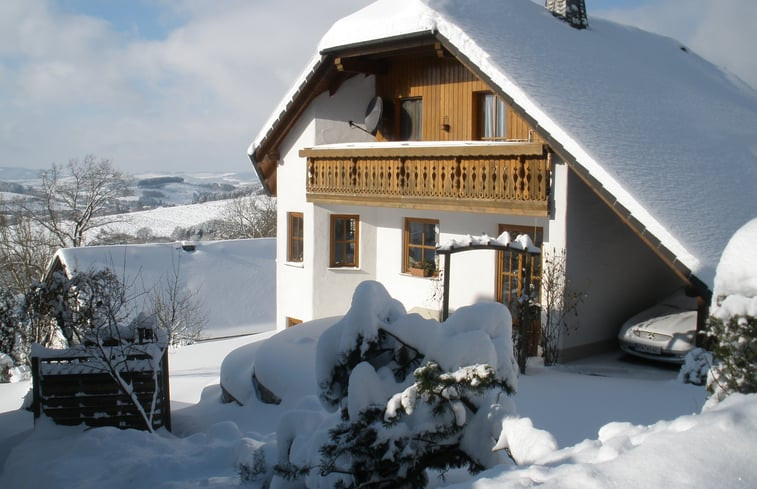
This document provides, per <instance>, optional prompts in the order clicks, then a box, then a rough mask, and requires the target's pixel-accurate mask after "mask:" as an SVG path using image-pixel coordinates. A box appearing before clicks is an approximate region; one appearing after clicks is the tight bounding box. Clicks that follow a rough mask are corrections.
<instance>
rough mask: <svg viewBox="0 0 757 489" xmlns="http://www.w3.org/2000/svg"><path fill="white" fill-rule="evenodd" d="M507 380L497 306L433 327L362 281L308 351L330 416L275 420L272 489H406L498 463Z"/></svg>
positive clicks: (506, 324) (510, 366)
mask: <svg viewBox="0 0 757 489" xmlns="http://www.w3.org/2000/svg"><path fill="white" fill-rule="evenodd" d="M517 369H518V366H517V364H516V362H515V358H514V355H513V344H512V322H511V317H510V314H509V312H508V311H507V309H506V308H505V307H504V306H502V305H501V304H496V303H491V304H477V305H474V306H469V307H465V308H461V309H459V310H458V311H457V312H456V313H455V314H454V315H453V316H451V317H450V318H449V319H448V320H447V321H446V322H444V323H442V324H440V323H438V322H437V321H434V320H428V319H423V318H422V317H421V316H419V315H417V314H409V315H408V314H407V313H406V312H405V310H404V307H403V306H402V305H401V304H400V303H399V302H398V301H396V300H394V299H392V298H391V297H390V296H389V294H388V293H387V292H386V290H385V289H384V287H383V286H382V285H381V284H379V283H377V282H370V281H369V282H363V283H362V284H360V285H359V286H358V287H357V289H356V290H355V294H354V296H353V299H352V306H351V308H350V310H349V311H348V312H347V314H346V315H345V316H344V318H343V319H342V320H341V321H339V322H338V323H336V324H335V325H334V326H332V327H331V328H330V329H328V330H326V331H325V332H324V333H323V334H322V335H321V337H320V339H319V342H318V349H317V356H316V376H317V379H318V382H319V388H320V400H321V403H322V405H323V407H324V408H325V409H326V410H327V411H329V412H331V413H332V414H331V415H328V416H324V415H323V414H320V415H319V414H318V413H312V414H311V415H308V416H305V415H303V413H302V412H299V413H298V415H297V417H290V418H289V421H290V422H287V421H285V420H282V424H281V425H280V428H279V431H278V433H277V437H278V439H277V443H278V451H279V459H278V463H277V466H276V472H277V477H274V479H273V482H272V485H271V487H272V488H281V487H302V486H303V485H304V486H305V487H309V488H311V489H313V488H327V487H328V488H333V487H337V488H357V487H392V488H398V487H408V488H410V487H413V488H415V487H424V486H425V485H426V484H427V483H428V475H427V471H428V469H436V470H439V471H441V472H442V473H444V472H445V471H447V470H449V469H451V468H460V467H466V468H468V469H469V470H470V471H473V472H475V471H479V470H482V469H484V468H488V467H491V466H493V465H496V464H499V463H503V462H505V461H506V460H507V456H506V454H505V453H503V452H502V451H493V450H492V449H493V448H494V447H495V445H496V444H497V442H498V441H500V435H501V432H502V430H503V420H504V419H505V418H507V417H509V418H511V419H512V418H516V414H515V407H514V403H513V402H512V400H511V399H510V398H509V394H512V393H514V392H515V391H516V389H517ZM319 416H320V419H319ZM524 431H528V430H524ZM532 431H534V432H536V431H538V430H533V429H532ZM516 438H517V439H515V440H514V441H513V444H514V445H515V446H517V445H518V443H519V441H520V440H524V439H526V438H528V437H516ZM537 438H538V437H531V438H530V439H531V440H534V439H537ZM542 438H544V437H542ZM546 438H550V437H549V436H547V437H546ZM553 442H554V441H553V440H552V443H553ZM505 445H507V444H506V443H505ZM544 446H545V445H543V444H542V448H543V447H544ZM546 447H547V448H546V450H551V449H553V445H550V444H547V445H546ZM505 448H506V447H505Z"/></svg>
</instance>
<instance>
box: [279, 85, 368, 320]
mask: <svg viewBox="0 0 757 489" xmlns="http://www.w3.org/2000/svg"><path fill="white" fill-rule="evenodd" d="M374 85H375V81H374V79H373V77H365V76H362V75H358V76H355V77H353V78H350V79H349V80H347V81H345V82H344V83H343V84H342V86H341V87H340V88H339V90H338V91H337V92H336V93H335V94H333V95H331V94H329V93H328V92H324V93H322V94H320V95H319V96H318V97H316V99H315V100H314V101H313V102H312V103H311V105H310V106H309V107H308V108H307V109H306V111H305V112H304V113H303V114H302V115H301V116H300V118H299V120H298V122H297V124H296V125H295V126H294V127H293V128H292V130H291V131H290V132H289V135H288V136H287V137H286V138H285V139H284V141H283V142H282V144H281V146H280V147H279V148H278V150H279V155H280V158H281V159H280V162H279V166H278V169H277V173H278V175H277V200H278V202H277V204H278V212H277V217H278V226H277V233H278V236H279V239H278V240H277V247H276V260H277V275H276V289H277V290H276V298H277V299H276V307H277V311H278V312H277V315H278V317H277V318H276V326H277V328H278V329H283V328H285V327H286V318H287V317H291V318H296V319H300V320H303V321H307V320H310V319H313V318H317V317H324V316H329V315H334V314H343V313H344V312H345V311H346V309H345V308H344V307H342V306H343V301H341V300H338V299H337V300H333V301H332V299H331V298H332V297H337V298H339V297H342V295H343V294H341V293H339V294H337V293H336V292H337V291H339V290H347V289H349V291H348V292H345V294H347V297H348V299H347V300H348V301H349V298H351V297H352V290H354V286H353V285H351V284H352V283H355V284H356V283H359V282H360V281H361V280H358V279H357V278H355V279H354V280H347V281H342V280H339V279H337V280H333V277H332V276H336V277H349V276H351V275H352V276H354V277H360V276H362V275H365V273H364V272H362V271H361V270H333V271H329V270H328V260H329V257H328V253H329V248H328V244H329V236H328V233H329V217H328V215H329V213H330V211H328V210H324V209H317V208H315V207H314V206H313V205H312V204H309V203H308V202H307V201H306V198H305V184H306V176H307V175H306V171H307V169H306V159H305V158H302V157H300V156H299V151H300V150H301V149H303V148H307V147H312V146H315V145H318V144H329V143H341V142H356V141H366V140H368V141H370V140H372V139H373V137H372V136H370V135H369V134H366V133H365V132H362V131H360V130H358V129H355V128H353V127H350V126H349V121H350V120H353V121H355V123H356V124H358V125H360V126H362V125H363V121H364V117H365V109H366V107H367V105H368V103H369V102H370V100H371V98H372V97H373V96H374V93H375V92H374ZM289 212H302V213H303V219H304V244H303V247H304V254H303V261H302V263H288V262H287V245H288V219H287V215H288V213H289ZM340 212H341V211H340ZM345 212H346V211H345ZM366 231H367V235H368V236H370V229H367V230H366ZM362 232H363V231H362V230H361V233H362ZM324 253H325V254H324ZM368 253H369V255H370V252H368ZM374 263H375V261H374ZM356 280H357V282H356ZM342 284H343V285H342ZM329 287H337V289H336V290H334V291H330V289H329ZM347 305H349V302H347Z"/></svg>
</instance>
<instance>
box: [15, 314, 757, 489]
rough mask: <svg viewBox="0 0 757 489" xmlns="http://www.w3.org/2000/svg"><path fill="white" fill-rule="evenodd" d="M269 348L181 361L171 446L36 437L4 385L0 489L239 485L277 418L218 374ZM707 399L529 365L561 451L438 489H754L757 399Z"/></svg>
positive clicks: (632, 373)
mask: <svg viewBox="0 0 757 489" xmlns="http://www.w3.org/2000/svg"><path fill="white" fill-rule="evenodd" d="M316 329H321V328H316ZM290 331H291V330H290ZM271 335H272V333H264V334H262V335H257V336H250V337H244V338H235V339H230V340H222V341H213V342H205V343H200V344H196V345H192V346H189V347H185V348H182V349H179V350H176V351H174V352H172V354H171V359H170V365H171V371H172V373H171V400H172V405H173V424H174V432H173V433H167V432H161V433H159V434H158V435H156V436H150V435H148V434H146V433H142V432H137V431H120V430H117V429H110V428H102V429H95V430H85V429H82V428H77V427H75V428H69V427H58V426H53V425H51V424H49V423H46V422H42V423H40V424H38V425H37V427H36V429H35V430H34V431H32V416H31V414H30V413H28V412H26V411H23V410H19V407H20V405H21V399H22V397H23V395H24V394H25V392H26V391H27V389H28V386H29V384H28V383H17V384H2V385H0V464H4V467H3V472H2V476H1V477H0V487H2V488H4V489H5V488H7V489H16V488H30V489H34V488H48V487H55V488H60V489H63V488H77V489H84V488H100V487H108V488H112V489H119V488H124V489H125V488H134V487H140V488H141V487H144V488H148V487H149V488H189V487H216V488H220V487H237V486H239V485H242V483H241V482H240V477H239V472H238V468H237V460H238V458H239V456H240V455H243V454H244V453H245V449H246V447H249V446H250V445H251V444H253V443H259V442H261V441H267V440H271V439H272V437H273V432H274V431H275V429H276V425H277V422H278V418H279V416H280V414H281V411H282V410H281V409H277V408H275V407H273V406H270V405H264V404H261V403H259V402H257V401H256V400H254V399H253V400H252V402H250V403H248V404H247V405H246V406H239V405H237V404H234V403H232V404H222V403H221V401H220V398H221V391H220V386H219V375H220V365H221V362H222V361H223V359H224V358H225V356H226V355H227V354H228V353H229V352H230V351H233V350H235V349H237V348H239V347H242V346H244V345H250V346H247V347H245V349H246V350H247V352H248V353H249V358H248V361H249V362H250V363H251V362H252V360H253V357H254V355H255V351H254V350H255V348H256V347H257V346H259V345H260V343H259V340H262V339H265V338H268V337H270V336H271ZM289 336H290V338H289V340H288V341H287V342H285V343H286V344H289V345H292V346H291V351H290V353H291V355H290V356H288V357H287V359H286V363H287V364H288V365H290V368H289V369H287V370H285V371H282V372H281V373H280V375H281V378H280V382H281V383H286V382H287V381H289V380H291V381H292V382H300V383H301V382H302V378H303V377H306V378H307V377H308V376H311V377H312V378H313V379H314V374H313V372H312V368H311V369H304V370H301V369H302V368H303V367H304V365H306V364H307V363H308V362H309V361H311V360H312V359H313V355H314V352H313V351H312V350H314V341H313V339H312V337H311V336H312V335H309V334H308V332H307V331H305V330H304V329H302V330H301V333H300V334H299V335H293V334H292V333H289ZM256 343H257V345H256ZM237 361H239V360H237ZM705 396H706V394H705V391H704V388H702V387H695V386H692V385H686V384H682V383H679V382H678V381H677V380H676V371H675V370H670V369H667V368H664V367H662V368H660V367H655V366H649V365H647V364H641V363H637V362H629V361H628V360H625V359H623V358H620V354H618V355H611V356H606V357H599V358H593V359H589V360H585V361H582V362H577V363H571V364H567V365H564V366H562V367H558V368H545V367H540V366H538V363H532V364H531V365H530V368H529V371H528V374H527V375H525V376H521V377H520V379H519V392H518V393H517V394H516V395H515V397H514V400H515V402H516V404H517V407H518V411H519V413H520V415H521V416H524V417H530V418H531V419H532V421H533V424H534V426H536V427H538V428H542V429H546V430H548V431H550V432H551V433H552V434H553V435H554V436H555V438H556V439H557V441H558V443H559V446H560V447H561V449H560V450H558V451H557V452H554V453H551V454H549V455H548V456H545V457H544V458H543V460H540V461H539V462H540V463H539V464H538V465H534V466H528V467H519V468H515V469H513V468H512V467H502V468H494V469H491V470H489V471H487V472H485V473H483V474H480V475H479V476H478V477H476V478H474V479H471V478H470V477H469V476H468V475H467V473H450V474H448V477H447V480H446V482H444V483H442V482H440V481H438V480H436V479H434V480H432V485H434V486H436V487H442V486H444V485H445V484H455V483H458V484H460V485H456V486H454V487H476V488H482V487H483V488H488V487H513V488H515V487H517V488H522V487H535V486H542V485H543V486H545V487H565V488H573V487H575V488H578V487H580V488H587V487H588V488H591V487H618V488H626V487H628V488H631V487H667V488H669V487H673V488H675V487H681V488H683V487H740V488H747V487H756V486H757V467H755V465H754V464H753V456H754V453H755V450H757V395H752V396H733V397H732V398H730V399H729V400H727V401H726V402H724V403H722V404H720V405H718V406H717V407H716V408H714V409H709V410H705V411H704V412H701V410H702V406H703V403H704V401H705ZM306 402H317V401H314V400H313V399H310V400H309V401H306ZM463 481H464V482H463ZM474 481H475V482H474ZM246 487H256V486H255V485H254V484H251V485H248V486H246ZM257 487H259V486H257Z"/></svg>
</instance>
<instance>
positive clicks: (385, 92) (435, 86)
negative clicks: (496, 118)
mask: <svg viewBox="0 0 757 489" xmlns="http://www.w3.org/2000/svg"><path fill="white" fill-rule="evenodd" d="M487 91H489V92H493V90H491V88H490V87H489V86H488V85H487V84H486V83H484V82H483V81H482V80H480V79H479V78H477V77H476V76H475V75H474V74H473V73H471V72H470V70H468V69H467V68H466V67H465V66H463V65H462V64H461V63H460V62H459V61H457V60H456V59H454V58H450V57H444V58H438V57H437V58H435V57H431V56H425V57H409V56H397V57H395V58H392V60H391V62H390V63H389V64H388V70H387V72H386V73H385V74H380V75H378V76H377V77H376V93H377V94H378V95H380V96H381V97H382V98H383V99H384V101H385V103H387V104H393V110H388V111H387V113H386V114H385V117H384V127H383V130H381V131H379V133H378V134H377V136H376V138H377V140H379V141H391V140H394V139H396V137H395V133H396V128H397V126H398V120H399V105H398V101H399V100H400V99H403V98H416V97H420V98H422V100H423V113H422V119H423V121H422V139H423V140H424V141H470V140H473V139H474V136H475V131H476V126H477V117H478V110H477V108H476V106H475V104H476V95H477V94H478V93H481V92H487ZM506 137H507V139H509V140H529V137H531V140H532V141H535V142H542V140H541V139H540V138H539V137H538V136H537V135H536V132H535V131H534V130H533V128H532V127H531V126H530V125H529V124H528V123H527V122H526V121H525V120H524V119H523V118H522V117H520V116H519V115H518V114H517V113H516V112H515V111H514V110H512V108H511V107H509V106H508V110H507V133H506Z"/></svg>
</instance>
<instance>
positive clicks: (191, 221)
mask: <svg viewBox="0 0 757 489" xmlns="http://www.w3.org/2000/svg"><path fill="white" fill-rule="evenodd" d="M228 205H229V201H228V200H218V201H213V202H204V203H202V204H187V205H176V206H171V207H159V208H157V209H151V210H149V211H139V212H131V213H129V214H121V215H119V216H118V218H119V219H121V220H120V221H119V222H115V223H112V224H107V225H105V226H103V227H102V230H104V231H107V232H110V233H128V234H136V232H137V231H138V230H140V229H143V228H148V229H150V230H151V231H152V234H153V235H154V236H171V235H172V233H173V232H174V230H175V229H176V228H177V227H182V228H190V227H193V226H197V225H198V224H199V223H203V222H206V221H211V220H213V219H219V218H221V216H222V215H223V213H224V211H225V209H226V207H227V206H228ZM98 232H99V230H98ZM91 234H92V236H89V238H94V237H95V235H96V233H91Z"/></svg>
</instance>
